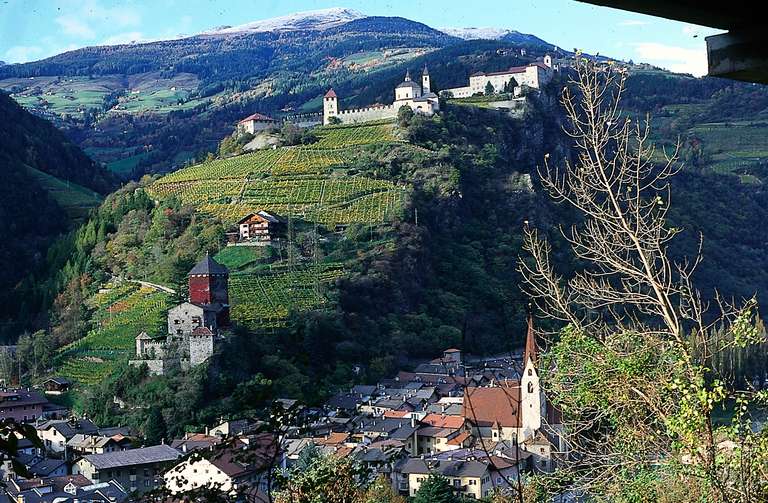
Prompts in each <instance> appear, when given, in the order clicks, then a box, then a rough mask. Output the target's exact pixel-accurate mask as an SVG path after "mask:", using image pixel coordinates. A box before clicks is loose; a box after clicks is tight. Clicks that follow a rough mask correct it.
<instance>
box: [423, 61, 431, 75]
mask: <svg viewBox="0 0 768 503" xmlns="http://www.w3.org/2000/svg"><path fill="white" fill-rule="evenodd" d="M421 75H422V76H424V75H429V70H427V64H426V63H424V70H422V72H421Z"/></svg>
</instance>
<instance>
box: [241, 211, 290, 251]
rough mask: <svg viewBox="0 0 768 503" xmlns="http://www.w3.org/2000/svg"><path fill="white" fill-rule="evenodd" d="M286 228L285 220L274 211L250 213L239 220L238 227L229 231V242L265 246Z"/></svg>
mask: <svg viewBox="0 0 768 503" xmlns="http://www.w3.org/2000/svg"><path fill="white" fill-rule="evenodd" d="M285 228H286V225H285V220H283V219H282V218H281V217H279V216H277V215H275V214H273V213H269V212H267V211H263V210H262V211H258V212H256V213H249V214H248V215H246V216H244V217H243V218H241V219H240V220H238V222H237V228H236V229H233V230H232V231H230V232H227V241H228V243H227V244H228V245H233V244H240V245H252V246H265V245H268V244H270V243H271V242H272V241H273V240H275V239H278V238H279V237H280V236H282V235H283V234H284V233H285Z"/></svg>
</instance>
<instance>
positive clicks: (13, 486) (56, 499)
mask: <svg viewBox="0 0 768 503" xmlns="http://www.w3.org/2000/svg"><path fill="white" fill-rule="evenodd" d="M5 490H6V492H7V493H8V497H9V501H14V502H19V503H22V502H23V503H75V502H81V503H86V502H87V503H102V502H103V503H121V502H123V501H127V500H128V494H127V493H126V492H125V489H123V488H122V487H121V486H120V484H118V483H117V482H114V481H110V482H106V483H103V484H94V483H93V482H91V481H90V480H88V479H87V478H85V477H83V476H82V475H65V476H58V477H45V478H32V479H25V478H14V479H11V480H9V481H7V482H6V485H5ZM0 498H1V496H0ZM0 501H2V500H1V499H0Z"/></svg>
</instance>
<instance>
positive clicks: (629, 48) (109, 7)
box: [0, 0, 719, 76]
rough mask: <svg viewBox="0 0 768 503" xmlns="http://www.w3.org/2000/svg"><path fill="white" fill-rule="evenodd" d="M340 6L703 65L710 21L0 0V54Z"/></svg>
mask: <svg viewBox="0 0 768 503" xmlns="http://www.w3.org/2000/svg"><path fill="white" fill-rule="evenodd" d="M329 7H346V8H351V9H355V10H358V11H360V12H362V13H364V14H367V15H379V16H401V17H405V18H408V19H411V20H414V21H420V22H422V23H425V24H428V25H429V26H432V27H433V28H441V27H461V28H465V27H494V28H506V29H512V30H517V31H520V32H523V33H531V34H534V35H536V36H538V37H540V38H542V39H544V40H546V41H548V42H551V43H553V44H556V45H559V46H560V47H563V48H564V49H569V50H572V49H581V50H583V51H585V52H589V53H593V54H594V53H598V52H599V53H600V54H603V55H606V56H611V57H614V58H619V59H624V60H630V59H631V60H633V61H635V62H641V61H642V62H648V63H651V64H655V65H657V66H660V67H662V68H667V69H669V70H672V71H675V72H686V73H692V74H694V75H697V76H698V75H703V74H705V73H706V70H707V66H706V51H705V42H704V37H705V36H707V35H711V34H714V33H719V31H718V30H714V29H711V28H703V27H698V26H694V25H690V24H686V23H680V22H676V21H669V20H666V19H661V18H654V17H650V16H644V15H640V14H634V13H630V12H625V11H620V10H614V9H609V8H606V7H597V6H592V5H588V4H584V3H581V2H577V1H574V0H482V1H480V2H477V3H475V2H474V1H459V0H0V61H5V62H6V63H21V62H26V61H34V60H38V59H43V58H45V57H48V56H52V55H54V54H58V53H61V52H64V51H68V50H72V49H76V48H79V47H85V46H90V45H104V44H119V43H129V42H132V41H150V40H160V39H169V38H177V37H179V36H188V35H194V34H197V33H200V32H203V31H206V30H210V29H212V28H215V27H219V26H224V25H238V24H243V23H247V22H250V21H256V20H259V19H267V18H271V17H275V16H281V15H286V14H291V13H294V12H299V11H306V10H316V9H324V8H329Z"/></svg>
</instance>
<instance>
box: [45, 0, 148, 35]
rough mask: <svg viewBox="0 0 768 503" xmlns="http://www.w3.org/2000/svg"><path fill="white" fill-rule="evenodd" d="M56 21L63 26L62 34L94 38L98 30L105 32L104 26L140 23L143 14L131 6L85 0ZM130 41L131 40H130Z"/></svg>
mask: <svg viewBox="0 0 768 503" xmlns="http://www.w3.org/2000/svg"><path fill="white" fill-rule="evenodd" d="M56 23H57V24H58V25H59V26H61V30H62V35H66V36H70V37H76V38H78V39H81V40H93V39H94V38H96V36H97V32H98V33H100V34H101V33H104V31H105V30H104V29H103V28H102V27H111V28H118V29H120V28H129V27H134V26H138V25H140V24H141V15H140V14H139V12H138V11H137V10H135V9H133V8H131V7H129V6H125V5H118V6H115V7H104V6H103V5H101V3H99V1H98V0H84V1H81V2H80V3H79V4H78V6H77V7H76V8H74V9H73V10H72V11H71V12H69V13H67V14H65V15H63V16H59V17H57V18H56ZM131 33H134V34H135V33H137V32H131ZM125 35H126V34H124V33H120V34H117V35H113V36H112V37H110V38H113V37H124V36H125ZM128 41H129V42H130V40H128ZM114 43H118V42H114Z"/></svg>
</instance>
